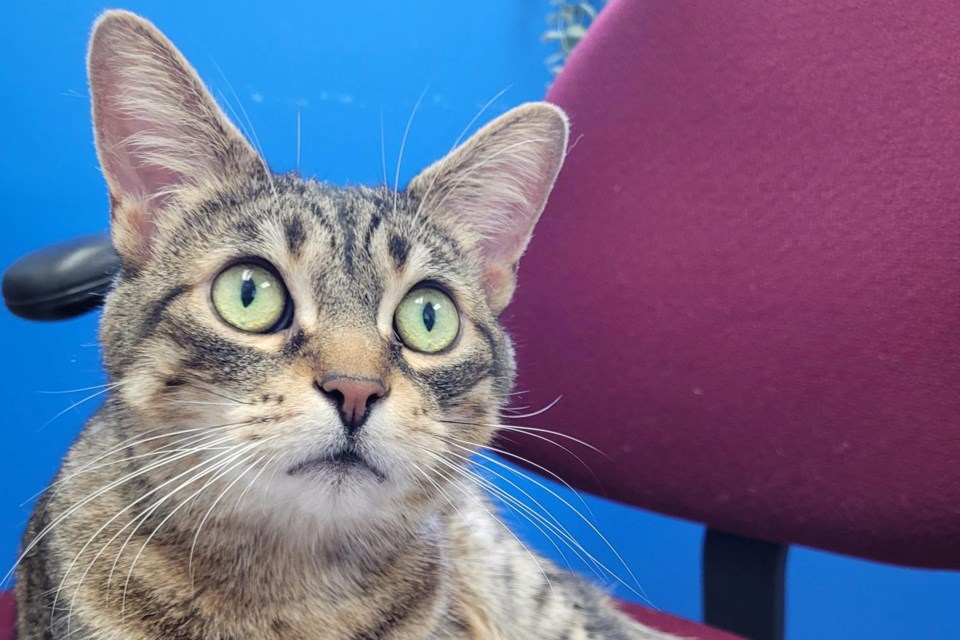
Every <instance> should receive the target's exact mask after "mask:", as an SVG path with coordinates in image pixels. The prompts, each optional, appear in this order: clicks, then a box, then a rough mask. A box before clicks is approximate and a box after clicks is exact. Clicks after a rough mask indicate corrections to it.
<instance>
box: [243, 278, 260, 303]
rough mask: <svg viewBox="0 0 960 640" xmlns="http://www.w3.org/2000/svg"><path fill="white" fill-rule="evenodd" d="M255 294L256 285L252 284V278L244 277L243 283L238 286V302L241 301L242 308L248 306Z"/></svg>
mask: <svg viewBox="0 0 960 640" xmlns="http://www.w3.org/2000/svg"><path fill="white" fill-rule="evenodd" d="M256 296H257V285H256V284H254V282H253V278H252V277H251V278H246V279H244V281H243V284H242V285H241V286H240V302H242V303H243V306H244V308H246V307H249V306H250V305H251V304H252V303H253V299H254V298H255V297H256Z"/></svg>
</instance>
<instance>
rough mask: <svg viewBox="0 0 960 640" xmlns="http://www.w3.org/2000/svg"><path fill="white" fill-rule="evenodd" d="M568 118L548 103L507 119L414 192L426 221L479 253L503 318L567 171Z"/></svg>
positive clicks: (428, 174)
mask: <svg viewBox="0 0 960 640" xmlns="http://www.w3.org/2000/svg"><path fill="white" fill-rule="evenodd" d="M567 132H568V125H567V117H566V115H564V113H563V111H561V110H560V109H559V108H557V107H555V106H553V105H551V104H548V103H545V102H535V103H530V104H525V105H522V106H520V107H517V108H515V109H512V110H511V111H508V112H507V113H505V114H504V115H502V116H500V117H499V118H497V119H496V120H494V121H493V122H491V123H490V124H488V125H486V126H485V127H483V128H482V129H480V131H478V132H477V133H475V134H474V135H473V136H472V137H471V138H470V139H469V140H467V142H465V143H464V144H463V145H461V146H460V147H459V148H457V149H456V150H455V151H453V152H452V153H450V155H448V156H447V157H446V158H444V159H442V160H440V161H439V162H437V163H435V164H434V165H432V166H431V167H429V168H427V169H426V170H425V171H424V172H423V173H421V174H420V175H419V176H417V177H416V178H414V179H413V181H412V182H411V183H410V186H409V188H408V191H409V193H410V194H411V196H413V197H414V198H416V199H417V200H419V203H420V204H419V205H418V206H419V207H420V211H421V212H422V213H423V215H427V216H431V217H432V218H433V219H434V220H437V221H439V222H441V223H442V224H445V225H446V226H447V227H448V228H450V229H452V230H454V231H455V232H457V233H458V234H466V235H467V238H468V241H469V242H472V243H474V244H475V245H476V246H478V248H479V250H480V255H481V259H482V260H483V269H484V286H485V288H486V293H487V299H488V301H489V302H490V306H491V308H493V310H494V311H495V312H497V313H499V312H500V311H502V310H503V309H504V307H506V306H507V304H508V303H509V302H510V298H511V297H512V296H513V290H514V287H515V286H516V269H517V262H518V261H519V259H520V256H521V255H522V254H523V252H524V250H525V249H526V247H527V243H528V242H529V241H530V235H531V233H532V232H533V227H534V225H535V224H536V222H537V219H538V218H539V217H540V214H541V213H542V212H543V208H544V205H546V202H547V196H548V195H550V190H551V189H552V188H553V183H554V180H556V177H557V173H558V172H559V171H560V165H561V164H563V159H564V155H565V153H566V147H567Z"/></svg>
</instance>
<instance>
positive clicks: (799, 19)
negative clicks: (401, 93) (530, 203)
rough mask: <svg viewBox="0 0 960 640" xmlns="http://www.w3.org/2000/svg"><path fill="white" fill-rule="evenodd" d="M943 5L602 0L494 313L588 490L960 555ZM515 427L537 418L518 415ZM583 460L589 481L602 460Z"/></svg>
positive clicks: (578, 55)
mask: <svg viewBox="0 0 960 640" xmlns="http://www.w3.org/2000/svg"><path fill="white" fill-rule="evenodd" d="M958 33H960V14H958V12H957V10H956V5H955V4H954V3H952V2H949V1H947V0H891V1H889V2H883V3H875V2H835V1H833V0H819V1H811V0H784V1H778V2H769V1H766V0H729V1H727V2H702V1H700V0H674V1H671V2H646V1H642V0H613V1H612V2H611V3H610V4H609V5H607V8H606V9H605V10H604V11H603V12H602V13H601V14H600V16H599V18H598V20H597V22H596V23H595V24H594V25H593V26H592V27H591V28H590V31H589V32H588V34H587V37H586V38H585V39H584V40H583V41H582V42H581V43H580V44H579V45H578V46H577V48H576V49H575V50H574V52H573V55H572V57H571V59H570V60H569V61H568V63H567V65H566V68H565V69H564V71H563V72H562V73H561V74H560V76H559V77H558V78H557V80H556V82H555V83H554V85H553V88H552V89H551V91H550V92H549V94H548V98H549V99H550V100H552V101H554V102H556V103H557V104H559V105H560V106H562V107H564V108H565V109H566V110H567V111H568V112H569V113H570V115H571V119H572V126H573V129H572V134H571V141H572V142H573V144H572V148H571V150H570V152H569V154H568V158H567V161H566V164H565V166H564V168H563V171H562V172H561V175H560V178H559V180H558V182H557V186H556V189H555V190H554V192H553V195H552V196H551V198H550V203H549V205H548V207H547V210H546V212H545V213H544V215H543V218H542V220H541V221H540V223H539V224H538V226H537V233H536V235H535V237H534V239H533V242H532V243H531V245H530V249H529V251H528V252H527V255H526V256H525V257H524V259H523V260H522V261H521V264H520V274H519V288H518V291H517V295H516V299H515V301H514V303H513V305H512V306H511V307H510V308H509V309H508V311H507V313H506V315H505V319H506V321H507V323H508V325H509V326H510V327H512V329H513V334H514V335H515V337H516V342H517V360H518V362H519V366H520V376H519V382H518V389H522V390H526V391H528V392H529V393H527V395H526V396H524V397H523V399H522V400H523V401H522V402H518V403H517V404H520V405H532V408H533V409H538V408H540V407H543V406H545V405H547V404H548V403H550V402H551V401H552V400H554V399H555V398H557V397H558V396H562V399H561V400H560V402H559V403H558V404H557V405H556V406H554V407H553V408H551V409H550V410H549V411H547V412H545V413H544V414H542V415H539V416H537V417H536V418H533V419H530V420H526V421H524V423H526V424H530V425H533V426H536V427H543V428H549V429H554V430H560V431H564V432H566V433H567V434H569V435H570V436H574V437H577V438H580V439H582V440H585V441H587V442H589V443H591V444H593V445H595V446H596V447H597V448H599V449H600V450H602V451H603V452H604V453H605V454H606V457H604V456H600V455H594V454H592V453H591V452H590V451H589V450H587V449H586V448H584V447H582V446H580V445H577V444H576V443H573V442H570V441H568V440H564V439H562V438H560V439H559V440H558V442H559V443H560V444H563V445H564V446H565V447H567V448H569V449H571V450H572V451H573V452H574V453H576V454H577V455H578V456H579V457H581V458H582V459H583V461H584V463H585V464H586V466H588V467H589V469H587V468H585V466H584V465H583V464H581V463H580V461H578V460H577V459H576V458H574V457H573V456H571V455H570V454H569V453H567V452H566V451H564V450H562V449H561V448H559V447H556V446H553V445H552V444H548V443H546V442H544V441H542V440H539V439H537V438H534V437H524V436H521V435H519V434H513V433H511V434H507V435H508V437H509V441H508V440H505V441H504V442H505V443H507V444H510V443H513V446H514V447H515V448H514V451H515V452H516V453H517V454H520V455H523V456H525V457H530V458H531V459H532V460H534V461H536V462H537V463H540V464H542V465H544V466H546V467H548V468H550V469H551V470H553V471H554V472H556V473H558V474H559V475H560V476H562V477H564V478H565V479H567V480H569V481H571V482H572V483H573V484H575V485H578V486H579V487H580V488H582V489H587V490H592V491H595V492H597V493H601V494H603V495H606V496H608V497H610V498H612V499H615V500H618V501H621V502H627V503H631V504H634V505H637V506H641V507H646V508H649V509H652V510H655V511H660V512H664V513H667V514H671V515H675V516H680V517H684V518H688V519H692V520H697V521H700V522H705V523H708V524H710V525H712V526H714V527H716V528H718V529H721V530H725V531H730V532H731V533H738V534H741V535H746V536H751V537H755V538H761V539H767V540H774V541H779V542H788V543H801V544H805V545H810V546H814V547H820V548H824V549H828V550H832V551H838V552H842V553H848V554H854V555H859V556H864V557H868V558H872V559H877V560H882V561H888V562H896V563H905V564H913V565H919V566H931V567H936V566H939V567H944V568H960V464H958V463H957V461H958V460H960V423H958V418H957V416H960V393H958V389H960V74H958V73H957V72H956V70H957V64H958V61H960V37H958ZM536 435H538V436H539V435H543V434H542V433H539V432H538V433H537V434H536ZM595 478H597V479H599V481H597V479H595Z"/></svg>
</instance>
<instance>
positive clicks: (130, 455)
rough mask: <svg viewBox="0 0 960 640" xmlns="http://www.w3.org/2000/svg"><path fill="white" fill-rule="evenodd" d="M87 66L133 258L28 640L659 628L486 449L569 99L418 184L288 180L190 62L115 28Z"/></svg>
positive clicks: (509, 369)
mask: <svg viewBox="0 0 960 640" xmlns="http://www.w3.org/2000/svg"><path fill="white" fill-rule="evenodd" d="M88 68H89V75H90V87H91V96H92V102H93V121H94V131H95V140H96V146H97V152H98V156H99V159H100V163H101V166H102V169H103V173H104V176H105V178H106V182H107V187H108V192H109V202H110V212H111V234H112V239H113V243H114V246H115V248H116V250H117V252H118V253H119V255H120V257H121V262H122V267H121V270H120V273H119V275H118V276H117V278H116V282H115V284H114V287H113V289H112V291H111V293H110V294H109V295H108V297H107V299H106V303H105V307H104V311H103V317H102V321H101V325H100V342H101V344H102V347H103V357H104V365H105V368H106V371H107V373H108V376H109V384H108V389H109V394H108V399H107V400H106V401H105V403H104V405H103V406H102V407H101V408H100V409H99V410H98V411H97V413H96V414H95V415H94V416H93V417H92V418H91V419H90V421H89V422H88V423H87V424H86V426H85V427H84V429H83V431H82V433H81V434H80V436H79V438H78V440H77V441H76V442H75V443H74V445H73V446H72V448H71V449H70V451H69V453H68V454H67V456H66V458H65V460H64V462H63V465H62V468H61V470H60V472H59V474H58V476H57V479H56V481H55V482H54V484H53V485H51V487H50V488H49V489H48V490H47V491H46V492H45V493H44V494H43V495H42V496H41V498H40V499H39V501H38V504H37V506H36V508H35V510H34V513H33V515H32V517H31V519H30V521H29V524H28V527H27V531H26V533H25V536H24V546H23V549H22V556H21V559H20V563H19V566H18V569H17V586H16V588H17V599H18V602H19V614H18V616H19V618H18V629H19V638H20V639H21V640H40V639H48V640H63V639H66V638H77V639H78V640H82V639H90V640H147V639H161V638H162V639H165V640H170V639H175V640H228V639H244V640H250V639H256V640H271V639H276V640H280V639H284V640H291V639H304V640H306V639H310V640H314V639H327V638H329V639H331V640H336V639H341V638H342V639H354V640H361V639H369V640H373V639H383V640H387V639H391V640H394V639H395V640H404V639H411V640H412V639H425V638H431V639H440V638H443V639H446V638H451V639H454V638H477V639H481V638H482V639H513V638H517V639H523V640H537V639H559V638H567V639H571V640H573V639H582V638H598V639H599V638H604V639H613V638H622V639H654V638H666V636H664V635H662V634H660V633H658V632H655V631H653V630H650V629H647V628H645V627H642V626H640V625H639V624H637V623H635V622H633V621H632V620H631V619H629V618H628V617H627V616H626V615H624V614H623V613H621V612H619V611H618V610H617V609H616V608H615V606H614V605H613V603H612V601H611V600H610V599H609V598H608V597H607V596H606V595H605V594H604V593H603V592H602V591H601V590H600V589H598V588H596V587H594V586H592V585H590V584H589V583H588V582H586V581H585V580H583V579H582V578H580V577H578V576H576V575H574V574H573V573H569V572H566V571H563V570H561V569H559V568H558V567H556V566H554V565H553V564H551V563H550V562H549V561H548V560H546V559H544V558H539V557H536V556H535V555H533V554H531V553H530V552H529V551H528V550H527V549H526V548H525V547H524V546H523V545H522V544H521V543H520V541H519V540H518V539H516V538H515V537H514V536H513V534H511V533H510V532H509V531H507V530H506V529H504V528H503V527H502V526H501V524H500V522H499V520H498V519H497V518H496V516H495V514H494V507H493V505H492V504H491V503H490V502H489V499H488V498H487V497H486V496H485V495H484V492H483V490H482V486H480V483H478V482H473V481H471V477H470V476H469V464H468V463H469V456H470V455H471V454H472V453H473V452H475V451H478V450H479V449H480V448H481V447H483V446H484V445H487V444H488V443H490V441H491V438H492V436H493V435H494V433H495V428H494V427H495V425H496V423H497V421H498V416H499V414H500V411H501V410H502V408H503V407H504V405H505V403H506V400H507V398H508V395H509V393H510V391H511V386H512V384H513V378H514V370H515V366H514V355H513V350H512V346H511V343H510V340H509V338H508V337H507V335H506V334H505V333H504V330H503V328H502V327H501V326H500V324H499V322H498V317H499V316H500V314H501V312H502V311H503V310H504V308H505V307H506V306H507V304H508V303H509V301H510V299H511V297H512V295H513V292H514V287H515V281H516V268H517V262H518V260H519V258H520V256H521V254H522V253H523V252H524V250H525V248H526V246H527V243H528V241H529V239H530V236H531V232H532V229H533V226H534V224H535V223H536V221H537V219H538V217H539V216H540V214H541V212H542V210H543V208H544V205H545V203H546V200H547V196H548V195H549V192H550V190H551V188H552V186H553V182H554V180H555V178H556V176H557V173H558V172H559V170H560V166H561V164H562V161H563V158H564V154H565V150H566V144H567V137H568V124H567V118H566V116H565V115H564V114H563V112H562V111H561V110H560V109H559V108H557V107H555V106H552V105H549V104H546V103H531V104H526V105H523V106H520V107H517V108H515V109H513V110H511V111H509V112H507V113H506V114H504V115H502V116H500V117H499V118H497V119H495V120H494V121H493V122H491V123H489V124H487V125H486V126H484V127H483V128H482V129H480V130H479V131H478V132H477V133H476V134H474V135H473V136H472V137H471V138H470V139H469V140H468V141H467V142H465V143H464V144H463V145H461V146H460V147H458V148H457V149H456V150H454V151H453V152H451V153H450V154H449V155H448V156H447V157H445V158H444V159H442V160H440V161H439V162H437V163H435V164H434V165H432V166H430V167H428V168H427V169H426V170H424V171H423V172H422V173H421V174H420V175H419V176H418V177H416V178H415V179H414V180H413V181H412V182H411V183H410V184H409V185H408V187H407V188H406V189H405V190H403V191H394V190H391V189H389V188H388V187H386V186H383V187H376V188H373V187H370V188H368V187H350V188H345V187H337V186H332V185H327V184H323V183H320V182H317V181H313V180H305V179H302V178H301V177H298V176H297V175H292V174H291V175H276V174H273V173H271V172H270V170H269V169H268V167H267V165H266V164H265V162H264V160H263V158H262V157H261V156H260V155H259V154H258V153H257V152H256V151H255V150H254V149H253V148H252V147H251V145H250V144H249V143H248V142H247V141H246V140H245V139H244V137H243V136H242V135H241V134H240V133H239V131H238V130H237V129H236V128H235V127H234V125H233V124H231V123H230V121H229V120H228V119H227V118H226V116H225V115H224V114H223V112H222V111H221V110H220V108H219V107H218V106H217V104H216V102H215V101H214V100H213V98H212V97H211V96H210V94H209V93H208V91H207V90H206V89H205V87H204V85H203V84H202V82H201V80H200V79H199V77H198V76H197V74H196V72H195V71H194V70H193V68H192V67H191V66H190V65H189V63H188V62H187V61H186V60H185V59H184V58H183V56H182V55H181V54H180V52H179V51H178V50H177V49H176V48H175V47H174V46H173V45H172V44H171V43H170V42H169V41H168V40H167V39H166V37H165V36H164V35H163V34H162V33H160V31H158V30H157V29H156V27H154V26H153V25H152V24H150V23H149V22H147V21H146V20H144V19H142V18H140V17H138V16H136V15H134V14H131V13H127V12H123V11H109V12H107V13H105V14H103V15H102V16H101V17H100V18H99V20H98V21H97V23H96V25H95V27H94V30H93V35H92V37H91V41H90V49H89V57H88Z"/></svg>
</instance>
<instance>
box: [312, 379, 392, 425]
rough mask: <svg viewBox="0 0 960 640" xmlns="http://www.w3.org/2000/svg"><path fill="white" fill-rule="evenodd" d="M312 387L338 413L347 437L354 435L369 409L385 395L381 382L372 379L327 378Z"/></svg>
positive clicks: (384, 388) (385, 390) (316, 382)
mask: <svg viewBox="0 0 960 640" xmlns="http://www.w3.org/2000/svg"><path fill="white" fill-rule="evenodd" d="M314 386H315V387H316V388H317V390H318V391H320V392H321V393H322V394H323V395H324V396H326V397H327V398H329V399H330V400H331V401H332V402H333V403H334V404H335V405H336V407H337V409H339V411H340V420H341V421H342V422H343V426H344V429H346V431H347V435H350V436H352V435H354V434H355V433H356V432H357V431H358V430H359V429H360V427H361V426H363V423H364V421H365V420H366V418H367V416H368V415H369V414H370V407H372V406H373V404H374V403H375V402H376V401H377V400H379V399H380V398H382V397H383V396H385V395H386V394H387V389H386V387H384V385H383V382H382V381H380V380H378V379H374V378H353V377H347V376H327V377H325V378H323V379H322V380H317V381H315V382H314Z"/></svg>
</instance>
